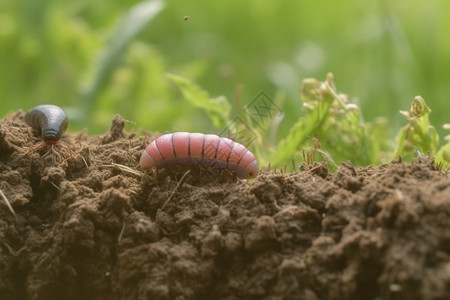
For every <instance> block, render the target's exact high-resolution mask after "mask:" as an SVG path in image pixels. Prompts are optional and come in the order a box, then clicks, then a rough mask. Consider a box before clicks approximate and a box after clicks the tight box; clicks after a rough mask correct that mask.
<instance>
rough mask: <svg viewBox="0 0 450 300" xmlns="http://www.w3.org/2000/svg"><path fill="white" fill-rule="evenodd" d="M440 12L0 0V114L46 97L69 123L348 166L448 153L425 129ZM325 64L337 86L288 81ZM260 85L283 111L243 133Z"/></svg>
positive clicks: (438, 78) (439, 111) (284, 4)
mask: <svg viewBox="0 0 450 300" xmlns="http://www.w3.org/2000/svg"><path fill="white" fill-rule="evenodd" d="M145 8H148V10H146V9H145ZM449 9H450V2H448V1H445V0H430V1H427V2H426V3H425V2H423V1H412V2H411V1H406V0H393V1H381V0H369V1H365V2H364V3H363V2H361V1H356V0H350V1H344V2H340V3H337V2H333V1H329V0H319V1H315V2H305V1H289V0H281V1H268V2H264V3H261V2H260V1H256V0H249V1H244V2H242V3H239V4H238V5H237V4H236V3H233V2H226V1H219V2H217V1H216V2H205V1H200V0H193V1H189V2H186V1H181V0H171V1H163V0H160V1H138V0H123V1H119V0H115V1H113V0H98V1H86V0H81V1H76V2H73V1H72V2H70V1H64V0H46V1H32V0H18V1H0V113H1V114H2V115H4V114H6V113H8V112H10V111H14V110H17V109H24V110H27V109H29V108H31V107H32V106H34V105H37V104H42V103H54V104H57V105H60V106H63V107H64V108H65V109H66V110H67V112H68V113H69V116H70V127H69V130H79V129H82V128H87V129H88V132H89V134H97V133H103V132H104V131H105V130H107V128H108V126H109V124H110V121H111V119H112V116H113V115H115V114H116V113H120V114H122V115H123V116H124V117H125V118H126V119H128V120H131V121H134V122H135V123H136V126H135V127H133V129H135V130H140V129H145V130H148V131H181V130H184V131H200V132H213V133H220V132H222V131H223V130H225V129H227V130H230V131H231V132H235V134H238V135H240V136H241V137H242V138H244V140H245V141H248V142H249V143H250V144H251V145H252V147H253V148H254V149H253V150H254V151H255V152H256V153H257V155H258V157H259V158H260V160H261V161H262V162H263V163H264V164H268V163H269V162H271V163H273V164H274V165H276V166H282V165H284V164H287V165H291V164H292V160H293V161H294V162H295V164H298V163H299V162H300V161H302V160H303V150H304V149H316V150H317V151H316V152H315V156H316V159H321V158H322V157H327V155H329V156H328V157H329V158H332V159H334V160H335V161H336V162H340V161H343V160H352V161H354V162H355V163H356V164H358V165H365V164H377V163H381V162H385V161H389V160H390V159H392V158H393V157H394V156H395V154H402V155H404V156H405V158H407V159H410V158H412V157H414V156H415V155H416V154H415V153H422V154H424V155H436V156H437V157H438V159H439V160H440V161H444V160H445V161H448V156H449V155H450V154H449V151H450V146H449V145H448V142H447V140H444V139H441V140H440V144H439V142H437V135H439V136H441V137H442V136H444V135H445V130H444V129H442V125H443V124H444V123H448V122H449V121H448V114H447V111H448V95H449V94H450V86H449V85H448V80H447V77H448V76H447V75H448V70H449V69H450V57H449V56H448V53H450V39H448V38H447V35H448V33H447V28H449V27H450V19H449V18H447V16H446V12H447V11H448V10H449ZM184 16H189V19H188V20H187V21H185V19H184ZM328 72H332V73H333V74H334V76H335V81H336V85H337V86H338V87H339V89H335V88H334V82H333V85H331V81H330V80H331V79H330V78H329V79H327V80H325V81H324V82H323V83H320V86H315V85H317V84H318V83H319V81H317V80H316V81H314V80H312V81H310V82H309V84H312V86H309V87H307V88H306V89H305V85H304V84H303V85H301V83H302V82H305V81H304V80H305V78H323V77H324V75H325V74H327V73H328ZM168 74H169V75H168ZM193 82H195V84H191V83H193ZM322 85H323V86H322ZM200 87H201V88H200ZM308 88H310V89H311V90H308ZM300 89H301V97H300V98H301V100H302V101H299V97H298V94H299V90H300ZM206 91H207V92H206ZM311 91H315V92H314V93H316V94H315V95H309V94H308V92H311ZM340 91H346V92H348V94H349V95H351V97H350V98H348V99H346V98H345V97H343V96H342V95H340ZM260 92H265V95H267V96H268V97H269V98H271V101H272V102H273V103H275V104H276V105H277V107H280V108H281V110H282V112H283V114H276V115H273V116H271V117H270V118H268V119H266V120H265V121H264V124H258V126H257V128H253V127H252V126H253V125H254V124H253V123H254V122H253V121H254V120H251V119H249V117H248V115H246V114H245V108H246V105H248V104H249V103H252V100H254V99H255V97H256V96H257V95H260ZM314 93H313V94H314ZM209 95H211V96H209ZM416 95H422V96H423V98H424V99H426V101H427V105H428V106H429V107H431V109H432V110H433V113H432V114H431V115H430V114H427V116H426V118H428V120H425V121H424V119H423V118H420V117H414V116H413V115H411V116H409V118H410V119H408V120H407V122H408V123H407V125H405V121H404V119H403V118H402V115H401V114H399V113H398V111H399V110H404V109H406V108H407V107H408V106H409V103H410V102H411V99H413V98H414V97H415V96H416ZM321 97H322V98H321ZM354 97H358V98H354ZM348 104H354V105H350V106H349V105H348ZM362 116H364V119H363V117H362ZM236 118H238V119H239V120H240V123H239V124H238V123H236V122H235V120H236ZM411 118H412V119H414V118H416V120H415V121H414V120H411ZM417 118H419V119H417ZM428 122H431V123H432V124H434V125H435V128H436V130H435V131H433V130H431V129H429V128H428V129H427V128H426V126H425V125H424V124H428ZM402 126H406V127H403V128H402ZM424 126H425V127H424ZM130 129H131V127H130ZM419 129H420V130H422V131H421V133H420V134H419V133H417V134H416V133H414V134H412V133H411V131H412V130H413V131H414V132H415V131H416V130H419ZM430 130H431V131H430ZM398 132H400V134H399V137H397V141H396V140H395V139H396V134H397V133H398ZM331 133H333V134H331ZM313 138H316V139H317V140H315V142H314V140H313ZM399 141H401V142H399ZM446 142H447V143H446ZM396 143H397V146H396ZM318 144H320V148H318V146H319V145H318ZM400 144H401V145H403V146H398V145H400ZM402 147H403V148H402ZM318 153H321V154H320V155H319V154H318Z"/></svg>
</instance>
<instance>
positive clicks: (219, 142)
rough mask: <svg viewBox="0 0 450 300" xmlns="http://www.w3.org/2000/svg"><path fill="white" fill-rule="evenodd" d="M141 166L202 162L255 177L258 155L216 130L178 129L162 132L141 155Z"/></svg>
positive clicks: (243, 176) (238, 174) (241, 175)
mask: <svg viewBox="0 0 450 300" xmlns="http://www.w3.org/2000/svg"><path fill="white" fill-rule="evenodd" d="M140 165H141V168H142V169H144V170H149V169H151V168H152V167H155V168H156V169H161V168H165V167H169V166H174V165H193V166H195V165H200V166H211V167H217V168H220V169H227V170H231V171H234V172H235V173H236V175H237V176H238V177H240V178H255V177H256V176H257V175H258V172H259V167H258V162H257V161H256V158H255V156H254V155H253V154H252V153H251V152H250V151H249V150H248V149H247V148H245V147H244V146H243V145H241V144H239V143H236V142H233V141H232V140H230V139H228V138H222V137H219V136H217V135H214V134H202V133H188V132H176V133H169V134H165V135H163V136H160V137H159V138H157V139H156V140H154V141H153V142H151V143H150V144H149V145H148V146H147V148H146V149H145V150H144V152H143V153H142V155H141V160H140Z"/></svg>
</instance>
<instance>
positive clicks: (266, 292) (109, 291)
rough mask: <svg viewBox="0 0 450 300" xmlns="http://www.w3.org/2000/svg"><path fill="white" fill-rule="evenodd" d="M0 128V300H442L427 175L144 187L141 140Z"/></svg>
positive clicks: (437, 179) (421, 164)
mask: <svg viewBox="0 0 450 300" xmlns="http://www.w3.org/2000/svg"><path fill="white" fill-rule="evenodd" d="M124 124H125V123H124V120H123V119H122V118H121V117H120V116H117V117H116V118H115V119H114V120H113V125H112V127H111V129H110V131H109V132H108V133H106V134H105V135H102V136H93V137H88V136H86V135H85V134H83V133H71V134H66V135H64V136H63V141H64V142H66V143H67V145H69V147H70V148H68V149H66V147H60V148H58V149H57V151H59V152H60V155H61V159H60V158H58V157H57V156H55V155H47V156H45V157H43V156H44V155H45V153H46V151H47V149H45V148H39V149H30V148H31V147H33V146H34V145H35V144H36V143H37V142H38V141H39V140H38V139H37V138H36V137H35V135H34V134H35V133H34V134H33V132H32V130H31V128H30V127H28V126H27V125H26V124H25V123H24V122H23V112H21V111H19V112H17V113H15V114H14V115H12V116H11V117H10V118H5V119H3V120H1V121H0V189H1V191H2V192H3V193H4V195H5V197H6V198H7V199H8V200H9V202H10V203H11V205H12V207H13V209H14V212H15V215H14V214H13V213H12V211H10V209H8V207H7V205H6V204H5V201H4V199H3V198H0V299H67V300H69V299H450V296H449V295H450V257H449V255H450V230H449V228H450V178H449V176H448V175H446V174H443V173H442V172H440V171H439V170H437V169H436V168H435V167H434V163H433V160H432V159H429V158H419V159H418V160H417V161H416V162H414V163H404V162H401V161H395V162H392V163H391V164H389V165H382V166H379V167H373V166H368V167H364V168H354V167H353V166H352V165H351V164H349V163H344V164H342V165H341V166H340V167H339V169H338V170H337V171H336V172H335V173H334V174H329V173H328V170H327V169H326V166H324V165H323V164H316V165H314V166H311V167H304V170H303V171H299V172H297V173H293V174H283V173H281V172H279V171H262V172H261V174H260V175H259V176H258V177H257V178H256V179H255V180H253V181H252V182H247V181H242V180H238V179H236V178H235V177H234V176H233V175H232V174H229V173H227V172H224V171H223V172H220V171H217V170H214V169H202V170H198V169H197V170H191V171H189V172H187V173H186V172H185V171H181V172H175V171H168V170H162V171H159V172H156V171H152V172H146V173H144V172H142V171H141V170H140V168H139V166H138V162H139V157H140V155H141V153H142V151H143V149H144V148H145V147H146V146H147V144H148V143H149V142H150V141H151V140H152V139H153V138H154V137H155V136H151V135H145V136H141V137H136V136H135V135H134V134H133V133H130V132H126V131H124Z"/></svg>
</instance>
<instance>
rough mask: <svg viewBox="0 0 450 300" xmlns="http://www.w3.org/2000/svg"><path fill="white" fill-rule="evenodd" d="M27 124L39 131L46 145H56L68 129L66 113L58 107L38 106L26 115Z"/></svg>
mask: <svg viewBox="0 0 450 300" xmlns="http://www.w3.org/2000/svg"><path fill="white" fill-rule="evenodd" d="M25 122H26V123H27V124H28V125H30V126H31V127H33V128H34V129H36V130H38V131H39V132H40V133H41V135H42V139H43V140H44V143H45V144H55V143H57V142H58V140H59V138H60V137H61V135H62V134H63V132H64V131H65V130H66V129H67V124H68V119H67V115H66V113H65V112H64V111H63V110H62V109H61V108H60V107H58V106H56V105H48V104H45V105H38V106H36V107H33V108H32V109H30V110H29V111H28V112H27V113H26V114H25Z"/></svg>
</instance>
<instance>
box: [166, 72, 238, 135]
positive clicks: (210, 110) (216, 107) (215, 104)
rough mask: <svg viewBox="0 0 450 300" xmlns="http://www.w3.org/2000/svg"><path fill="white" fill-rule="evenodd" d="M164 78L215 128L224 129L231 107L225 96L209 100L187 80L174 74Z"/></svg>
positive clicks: (201, 90)
mask: <svg viewBox="0 0 450 300" xmlns="http://www.w3.org/2000/svg"><path fill="white" fill-rule="evenodd" d="M166 76H167V78H169V79H170V80H171V81H172V82H173V83H174V84H175V85H176V86H177V87H178V88H179V89H180V90H181V92H182V93H183V96H184V98H185V99H186V100H188V101H189V102H190V103H191V104H192V105H194V106H195V107H198V108H201V109H203V110H204V111H205V113H206V115H207V116H208V118H209V119H210V120H211V122H212V123H213V124H214V126H215V127H218V128H219V127H224V126H226V125H227V123H229V120H230V112H231V106H230V104H229V103H228V101H227V98H226V97H225V96H219V97H216V98H210V97H209V95H208V93H207V92H206V91H205V90H203V89H201V88H200V87H199V86H198V85H196V84H195V83H193V82H191V81H189V80H188V79H186V78H183V77H181V76H178V75H175V74H167V75H166Z"/></svg>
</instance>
